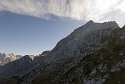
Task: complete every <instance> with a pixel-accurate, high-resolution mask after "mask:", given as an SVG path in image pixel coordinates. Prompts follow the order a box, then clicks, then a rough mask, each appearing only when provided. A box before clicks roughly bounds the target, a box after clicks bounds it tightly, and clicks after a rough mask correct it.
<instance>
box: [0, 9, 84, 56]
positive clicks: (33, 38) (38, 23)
mask: <svg viewBox="0 0 125 84" xmlns="http://www.w3.org/2000/svg"><path fill="white" fill-rule="evenodd" d="M52 18H54V19H51V20H45V19H42V18H37V17H32V16H26V15H19V14H15V13H11V12H5V11H4V12H1V15H0V39H1V42H0V52H2V53H3V52H5V53H14V54H21V55H25V54H31V55H32V54H33V55H34V54H35V55H38V54H40V53H42V51H45V50H50V49H52V48H53V47H54V46H55V45H56V43H57V42H58V41H59V40H60V39H62V38H64V37H66V36H67V35H69V34H70V33H71V32H72V31H73V30H74V29H75V28H77V27H79V26H81V25H83V24H84V23H85V21H76V20H69V19H65V20H64V19H63V20H62V19H60V18H58V17H56V16H52Z"/></svg>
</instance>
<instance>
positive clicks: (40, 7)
mask: <svg viewBox="0 0 125 84" xmlns="http://www.w3.org/2000/svg"><path fill="white" fill-rule="evenodd" d="M124 8H125V1H124V0H0V11H10V12H13V13H17V14H21V15H30V16H34V17H41V18H44V19H49V17H50V16H49V15H50V14H52V15H55V16H58V17H69V18H71V19H75V20H86V21H88V20H90V19H91V20H94V21H97V22H102V21H109V20H115V21H117V22H118V23H119V24H120V25H121V26H122V25H123V24H125V23H124V22H125V21H124V17H125V16H124V15H125V9H124Z"/></svg>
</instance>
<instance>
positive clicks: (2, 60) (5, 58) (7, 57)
mask: <svg viewBox="0 0 125 84" xmlns="http://www.w3.org/2000/svg"><path fill="white" fill-rule="evenodd" d="M21 57H22V56H21V55H14V54H13V53H11V54H5V53H0V66H2V65H4V64H6V63H8V62H11V61H14V60H17V59H19V58H21Z"/></svg>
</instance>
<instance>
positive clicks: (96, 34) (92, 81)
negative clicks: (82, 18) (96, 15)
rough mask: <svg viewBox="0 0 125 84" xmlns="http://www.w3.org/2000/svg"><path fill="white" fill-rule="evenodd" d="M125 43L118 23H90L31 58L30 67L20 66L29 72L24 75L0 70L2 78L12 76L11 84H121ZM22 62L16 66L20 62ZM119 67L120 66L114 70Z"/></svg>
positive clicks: (124, 33) (10, 77)
mask: <svg viewBox="0 0 125 84" xmlns="http://www.w3.org/2000/svg"><path fill="white" fill-rule="evenodd" d="M124 44H125V28H124V27H123V28H120V27H119V26H118V24H117V23H116V22H115V21H111V22H104V23H95V22H93V21H91V20H90V21H89V22H88V23H86V24H85V25H83V26H81V27H79V28H78V29H75V30H74V31H73V32H72V33H71V34H70V35H68V36H67V37H65V38H63V39H62V40H60V41H59V42H58V43H57V45H56V46H55V47H54V48H53V50H52V51H50V52H47V54H46V53H45V54H43V55H42V54H41V55H40V56H38V57H35V58H34V59H33V60H32V59H30V58H29V56H28V61H27V62H28V63H26V65H27V66H26V67H25V66H23V65H22V63H20V66H21V65H22V66H23V67H24V68H23V69H24V71H26V73H22V72H21V75H19V74H18V73H20V71H18V70H17V72H18V73H17V75H13V76H12V75H11V74H8V73H10V72H8V73H5V72H4V71H5V70H7V69H9V68H8V67H6V68H3V67H4V66H5V65H4V66H3V67H2V68H1V67H0V69H1V70H0V76H1V74H3V78H4V77H7V76H9V75H11V76H9V78H5V79H4V80H5V82H6V83H7V84H9V82H15V83H14V84H50V83H52V84H64V83H66V84H83V83H84V84H97V83H98V84H103V83H104V84H111V83H112V84H114V83H116V82H117V83H118V82H119V80H120V79H115V81H113V80H112V79H113V77H114V76H119V77H122V75H120V74H121V73H125V72H124V68H125V66H124V60H125V54H124V53H125V52H124V50H125V46H124ZM44 55H45V56H44ZM26 58H27V57H26ZM26 58H21V59H22V60H23V59H26ZM19 60H20V59H19ZM19 60H16V61H15V63H16V62H17V63H19V62H18V61H19ZM31 60H32V61H31ZM12 63H14V62H12ZM15 63H14V65H15ZM24 64H25V63H24ZM8 65H10V66H11V65H12V64H10V63H9V64H8ZM20 66H18V67H19V69H21V68H20ZM115 66H117V67H116V68H114V67H115ZM2 69H3V70H2ZM12 69H15V67H13V68H12ZM2 71H3V72H2ZM115 72H116V73H115ZM123 78H125V77H124V76H123ZM0 82H3V81H2V80H0ZM120 82H121V83H122V84H123V83H124V80H122V79H121V80H120Z"/></svg>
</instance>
